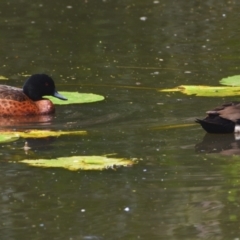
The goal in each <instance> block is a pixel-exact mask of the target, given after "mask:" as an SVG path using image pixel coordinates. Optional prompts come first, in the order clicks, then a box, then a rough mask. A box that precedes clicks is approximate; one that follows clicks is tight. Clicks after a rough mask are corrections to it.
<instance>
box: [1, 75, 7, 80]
mask: <svg viewBox="0 0 240 240" xmlns="http://www.w3.org/2000/svg"><path fill="white" fill-rule="evenodd" d="M0 80H8V78H7V77H4V76H0Z"/></svg>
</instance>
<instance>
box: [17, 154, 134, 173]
mask: <svg viewBox="0 0 240 240" xmlns="http://www.w3.org/2000/svg"><path fill="white" fill-rule="evenodd" d="M20 162H22V163H26V164H28V165H30V166H34V167H45V168H49V167H60V168H65V169H68V170H71V171H76V170H103V169H108V168H113V169H115V168H116V167H119V166H125V167H127V166H132V165H133V164H135V163H137V161H136V160H135V159H125V158H109V157H107V156H72V157H60V158H56V159H37V160H23V161H20Z"/></svg>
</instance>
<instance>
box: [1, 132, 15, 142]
mask: <svg viewBox="0 0 240 240" xmlns="http://www.w3.org/2000/svg"><path fill="white" fill-rule="evenodd" d="M18 139H19V136H18V135H17V134H12V135H8V134H0V143H6V142H13V141H16V140H18Z"/></svg>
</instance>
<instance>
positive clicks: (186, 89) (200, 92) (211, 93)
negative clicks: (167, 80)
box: [159, 85, 240, 97]
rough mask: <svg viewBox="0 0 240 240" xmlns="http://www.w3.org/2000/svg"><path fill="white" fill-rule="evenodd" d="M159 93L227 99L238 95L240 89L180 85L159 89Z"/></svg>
mask: <svg viewBox="0 0 240 240" xmlns="http://www.w3.org/2000/svg"><path fill="white" fill-rule="evenodd" d="M159 91H160V92H182V93H184V94H187V95H196V96H202V97H227V96H236V95H240V87H219V86H218V87H212V86H194V85H181V86H178V87H176V88H170V89H161V90H159Z"/></svg>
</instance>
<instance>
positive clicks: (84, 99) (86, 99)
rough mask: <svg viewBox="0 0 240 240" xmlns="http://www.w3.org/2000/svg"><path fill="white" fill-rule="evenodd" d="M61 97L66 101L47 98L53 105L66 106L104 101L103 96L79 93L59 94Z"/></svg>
mask: <svg viewBox="0 0 240 240" xmlns="http://www.w3.org/2000/svg"><path fill="white" fill-rule="evenodd" d="M60 94H61V95H63V96H64V97H66V98H67V99H68V100H60V99H58V98H55V97H51V96H48V97H47V98H49V99H50V100H51V101H52V102H53V103H54V104H59V105H67V104H75V103H91V102H98V101H102V100H104V96H102V95H98V94H93V93H79V92H60Z"/></svg>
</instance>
